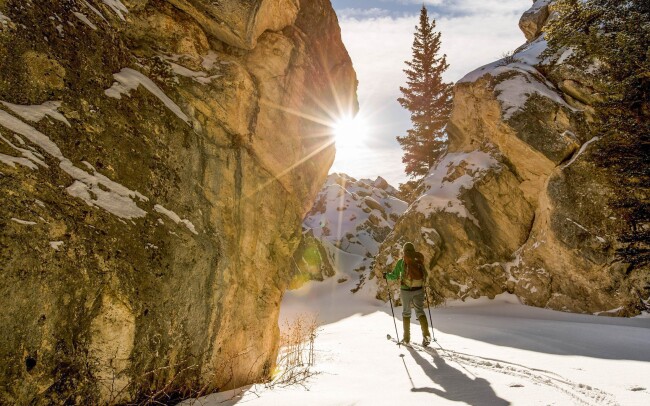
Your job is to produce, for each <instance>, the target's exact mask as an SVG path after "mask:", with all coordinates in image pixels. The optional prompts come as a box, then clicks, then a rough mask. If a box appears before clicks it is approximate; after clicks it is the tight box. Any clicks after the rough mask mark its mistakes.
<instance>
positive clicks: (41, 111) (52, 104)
mask: <svg viewBox="0 0 650 406" xmlns="http://www.w3.org/2000/svg"><path fill="white" fill-rule="evenodd" d="M1 103H2V104H3V105H4V106H5V107H7V108H8V109H9V110H11V111H12V112H14V113H16V114H17V115H19V116H20V117H22V118H23V119H24V120H27V121H31V122H32V123H38V122H39V121H41V120H42V119H44V118H45V117H46V116H47V117H51V118H53V119H55V120H58V121H60V122H62V123H65V125H67V126H68V127H70V122H69V121H68V119H66V118H65V116H64V115H63V114H61V113H59V108H61V103H62V102H61V101H47V102H45V103H43V104H40V105H34V106H28V105H19V104H12V103H9V102H6V101H3V102H1Z"/></svg>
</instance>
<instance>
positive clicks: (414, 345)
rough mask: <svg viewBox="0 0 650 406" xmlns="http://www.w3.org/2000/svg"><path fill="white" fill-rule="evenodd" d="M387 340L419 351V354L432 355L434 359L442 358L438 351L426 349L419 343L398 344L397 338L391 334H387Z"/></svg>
mask: <svg viewBox="0 0 650 406" xmlns="http://www.w3.org/2000/svg"><path fill="white" fill-rule="evenodd" d="M386 339H387V340H389V341H392V342H393V343H394V344H397V345H403V346H405V347H410V348H413V349H414V350H416V351H419V352H426V353H427V354H429V355H431V356H433V357H440V354H438V351H436V350H435V349H434V348H431V347H425V346H423V345H420V344H417V343H408V344H405V343H401V342H397V340H396V339H395V338H393V337H392V336H391V335H390V334H386Z"/></svg>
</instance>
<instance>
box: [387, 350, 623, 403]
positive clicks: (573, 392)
mask: <svg viewBox="0 0 650 406" xmlns="http://www.w3.org/2000/svg"><path fill="white" fill-rule="evenodd" d="M391 341H392V342H393V343H396V341H395V339H391ZM434 346H437V347H438V348H439V349H440V351H438V349H436V348H434ZM409 347H410V348H412V349H414V350H415V351H418V352H421V353H426V354H428V355H429V356H432V357H435V356H439V357H442V358H444V359H446V360H448V361H451V362H453V363H455V364H458V365H460V367H461V368H462V369H464V370H465V371H467V372H469V373H470V374H472V375H476V376H478V374H475V373H473V372H472V371H470V370H468V369H467V367H468V366H470V367H473V368H479V369H482V370H484V371H488V372H496V373H499V374H503V375H509V376H512V377H516V378H521V379H525V380H527V381H529V382H531V383H532V384H535V385H541V386H547V387H549V388H551V389H554V390H557V391H559V392H562V393H564V394H565V395H567V396H569V397H571V398H572V399H573V400H575V401H576V402H578V403H580V404H584V405H593V404H594V402H595V404H599V405H610V406H618V405H620V404H619V403H617V402H616V401H615V400H614V396H613V395H612V394H610V393H607V392H605V391H603V390H601V389H598V388H594V387H591V386H589V385H584V384H580V383H576V382H573V381H571V380H569V379H567V378H565V377H563V376H561V375H559V374H557V373H555V372H552V371H547V370H543V369H538V368H531V367H527V366H525V365H522V364H517V363H513V362H508V361H504V360H500V359H495V358H486V357H481V356H478V355H472V354H466V353H462V352H458V351H453V350H448V349H446V348H444V347H442V346H441V345H440V344H439V343H438V342H437V341H434V342H432V343H431V346H430V347H429V348H425V347H422V346H420V345H417V344H410V345H409Z"/></svg>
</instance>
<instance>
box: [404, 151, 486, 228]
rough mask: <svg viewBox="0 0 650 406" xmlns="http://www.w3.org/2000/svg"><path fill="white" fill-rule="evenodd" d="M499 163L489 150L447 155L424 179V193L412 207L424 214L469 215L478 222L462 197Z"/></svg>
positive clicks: (467, 216) (468, 216)
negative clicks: (462, 194) (463, 192)
mask: <svg viewBox="0 0 650 406" xmlns="http://www.w3.org/2000/svg"><path fill="white" fill-rule="evenodd" d="M498 166H499V162H498V161H497V160H496V159H495V158H494V157H493V156H492V155H490V154H488V153H487V152H483V151H480V150H476V151H472V152H457V153H450V154H447V155H445V156H444V157H443V158H442V160H441V161H440V162H439V163H438V164H437V165H436V166H435V167H434V168H433V169H432V170H431V171H430V172H429V174H428V175H427V176H426V177H425V178H424V182H423V183H424V187H425V190H424V193H423V194H422V195H421V196H420V197H419V198H418V199H417V200H416V201H415V202H414V203H413V205H412V206H411V208H410V209H409V211H410V210H414V211H417V212H420V213H423V214H424V215H425V216H428V215H429V214H431V213H433V212H448V213H454V214H456V215H458V216H459V217H466V218H469V219H470V220H472V221H473V222H474V223H475V224H476V225H478V220H477V219H476V218H475V217H474V216H473V215H472V214H471V213H470V212H469V211H468V210H467V208H466V207H465V205H464V204H463V202H462V201H461V200H460V193H461V192H462V191H463V190H466V189H471V188H472V187H473V186H474V183H475V182H476V181H477V180H479V179H480V178H481V177H482V176H483V175H485V173H486V172H487V171H488V170H489V169H490V168H497V167H498Z"/></svg>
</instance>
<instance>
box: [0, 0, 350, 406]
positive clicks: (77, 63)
mask: <svg viewBox="0 0 650 406" xmlns="http://www.w3.org/2000/svg"><path fill="white" fill-rule="evenodd" d="M337 102H342V103H343V104H344V105H347V106H351V108H352V109H353V110H354V109H355V106H356V75H355V73H354V70H353V68H352V64H351V61H350V58H349V56H348V54H347V51H346V50H345V48H344V46H343V43H342V41H341V38H340V29H339V27H338V22H337V19H336V15H335V13H334V11H333V10H332V7H331V5H330V3H329V1H328V0H314V1H302V2H298V1H297V0H254V1H245V2H241V1H235V0H223V1H218V2H215V1H207V0H64V1H56V2H50V1H22V0H2V1H0V190H1V193H0V195H1V196H2V197H1V198H0V201H1V203H2V204H1V205H0V276H1V278H0V304H1V305H2V308H3V312H2V316H0V331H2V332H1V333H0V359H2V362H1V363H0V403H1V404H63V403H77V404H103V403H120V402H137V401H142V400H147V399H148V400H149V401H154V400H157V399H158V398H161V399H162V398H164V399H166V401H171V400H170V399H175V398H182V397H185V396H190V395H196V394H199V393H201V392H204V393H205V392H210V391H216V390H223V389H227V388H232V387H235V386H242V385H244V384H246V383H250V382H254V381H258V380H263V379H265V378H267V377H268V376H269V375H270V373H271V371H272V370H273V367H274V363H275V357H276V353H277V348H276V347H277V341H278V335H279V332H278V327H277V319H278V313H279V304H280V300H281V297H282V294H283V291H284V290H285V289H286V288H287V286H288V284H289V282H290V279H291V271H290V269H291V263H292V259H291V258H292V255H293V253H294V251H295V249H296V247H297V246H298V244H299V242H300V237H301V222H302V219H303V218H304V215H305V213H306V212H307V211H308V210H309V208H310V207H311V205H312V203H313V201H314V198H315V197H316V194H317V193H318V191H319V186H320V185H321V184H322V182H323V181H324V180H325V178H326V176H327V172H328V170H329V167H330V166H331V164H332V162H333V158H334V147H333V140H332V138H331V137H329V136H326V135H324V134H325V133H326V132H327V131H325V130H326V129H325V128H324V127H323V126H322V124H318V123H316V122H313V121H311V120H308V119H306V118H305V117H314V116H316V117H328V114H329V113H331V112H332V111H335V109H336V106H337ZM326 110H328V111H326ZM341 113H343V112H341ZM345 113H349V112H345ZM317 121H318V120H317Z"/></svg>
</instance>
